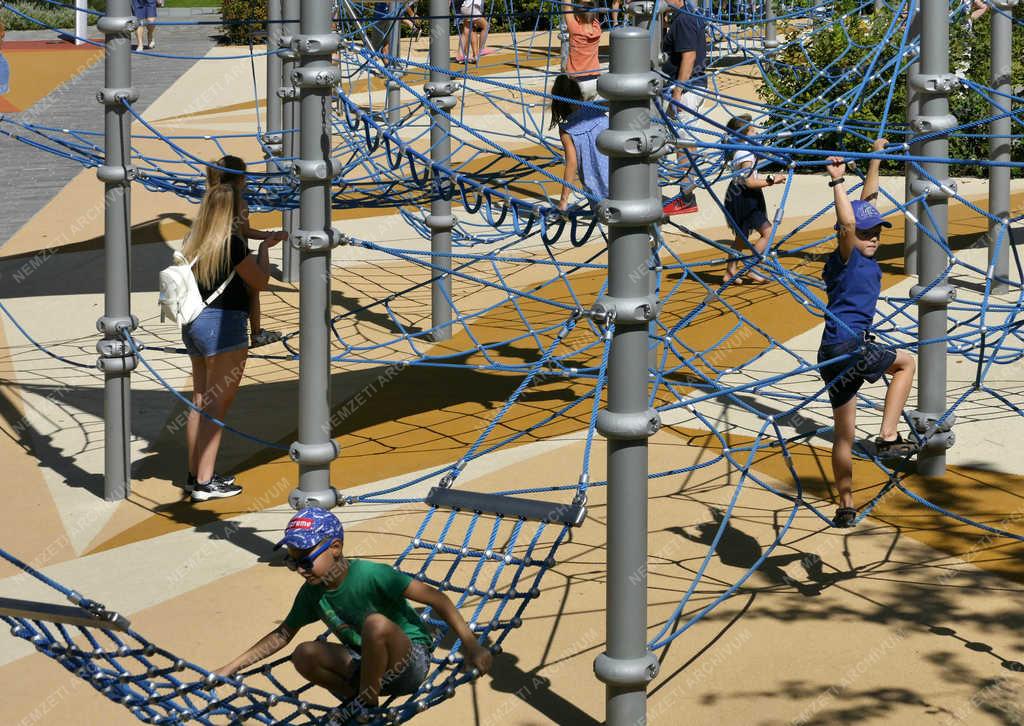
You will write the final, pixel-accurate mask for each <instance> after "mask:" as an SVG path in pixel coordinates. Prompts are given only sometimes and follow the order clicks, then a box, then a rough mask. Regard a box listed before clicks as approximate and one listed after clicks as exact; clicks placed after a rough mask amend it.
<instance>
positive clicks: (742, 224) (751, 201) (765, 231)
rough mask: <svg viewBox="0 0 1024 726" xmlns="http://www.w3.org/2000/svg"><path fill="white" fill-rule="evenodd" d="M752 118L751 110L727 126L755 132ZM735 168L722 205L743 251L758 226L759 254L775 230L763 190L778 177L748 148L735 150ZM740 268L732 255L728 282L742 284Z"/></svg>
mask: <svg viewBox="0 0 1024 726" xmlns="http://www.w3.org/2000/svg"><path fill="white" fill-rule="evenodd" d="M751 121H752V119H751V117H750V116H749V115H747V114H743V115H741V116H735V117H733V118H731V119H729V123H727V124H726V128H727V129H729V130H730V131H733V132H736V133H738V134H743V135H745V136H751V135H753V134H754V133H755V132H756V131H757V127H756V126H754V124H753V123H752V122H751ZM724 141H725V143H736V141H737V140H736V137H735V135H734V134H727V135H726V137H725V139H724ZM732 168H733V170H734V171H735V172H736V175H735V176H734V177H733V178H732V181H730V182H729V188H728V189H727V190H726V192H725V201H724V204H723V205H722V206H723V207H725V212H726V216H725V220H726V222H727V223H728V224H729V225H730V226H731V227H732V228H733V231H734V232H735V234H736V236H735V238H734V239H733V243H732V248H733V249H734V250H736V251H737V252H739V253H741V254H742V253H744V252H746V250H747V249H748V248H749V246H750V245H749V242H748V240H747V238H748V237H749V236H750V233H751V232H752V231H754V230H755V229H756V230H757V233H758V234H759V235H760V237H759V238H758V240H757V242H755V243H754V250H755V251H756V252H757V253H758V254H759V255H760V254H763V253H764V250H765V247H767V246H768V239H769V238H770V237H771V233H772V223H771V222H769V221H768V205H767V204H766V203H765V201H764V191H763V190H764V188H765V187H770V186H772V185H773V184H774V183H775V177H774V176H772V175H771V174H768V175H766V176H764V177H762V176H761V175H760V174H758V173H757V157H756V156H754V153H753V152H752V151H748V150H746V149H737V150H735V151H733V153H732ZM739 268H740V261H739V260H738V259H736V258H730V260H729V262H728V264H727V265H726V266H725V282H730V281H731V282H732V284H734V285H742V284H743V278H742V277H741V276H740V274H739ZM749 279H750V281H751V282H752V283H755V284H763V283H766V282H768V280H767V279H766V278H764V277H761V275H758V274H757V273H754V272H751V273H750V274H749Z"/></svg>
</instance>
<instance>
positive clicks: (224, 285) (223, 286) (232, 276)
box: [203, 270, 235, 305]
mask: <svg viewBox="0 0 1024 726" xmlns="http://www.w3.org/2000/svg"><path fill="white" fill-rule="evenodd" d="M233 279H235V271H234V270H232V271H231V274H230V275H228V277H227V279H226V280H224V282H222V283H221V284H220V287H218V288H217V289H216V290H214V291H213V292H212V293H210V297H208V298H206V299H205V300H203V305H209V304H210V303H212V302H213V301H214V300H216V299H217V297H218V296H219V295H220V294H221V293H222V292H224V290H225V289H226V288H227V286H228V283H229V282H231V281H232V280H233Z"/></svg>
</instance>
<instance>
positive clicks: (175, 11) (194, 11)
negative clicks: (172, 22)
mask: <svg viewBox="0 0 1024 726" xmlns="http://www.w3.org/2000/svg"><path fill="white" fill-rule="evenodd" d="M156 12H157V15H158V16H162V17H165V18H190V17H192V16H194V15H220V6H219V5H218V6H216V7H202V8H158V9H157V11H156Z"/></svg>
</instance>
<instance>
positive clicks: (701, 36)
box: [661, 10, 708, 88]
mask: <svg viewBox="0 0 1024 726" xmlns="http://www.w3.org/2000/svg"><path fill="white" fill-rule="evenodd" d="M661 51H662V52H663V53H664V54H665V58H666V60H665V62H664V63H663V64H662V66H661V71H662V73H664V74H665V75H667V76H668V77H669V78H670V79H671V80H673V81H675V80H676V79H677V78H679V64H680V63H681V62H682V56H683V53H684V52H686V51H695V52H696V53H697V57H696V58H695V59H694V61H693V73H691V74H690V81H689V82H690V83H695V84H697V85H700V86H704V87H705V88H707V85H708V79H707V77H706V76H705V75H704V70H705V69H706V68H707V65H708V42H707V39H706V38H705V24H704V18H702V17H701V16H700V15H693V14H691V13H690V12H687V11H686V10H678V11H676V14H675V17H673V18H672V24H671V25H670V26H669V28H668V31H667V32H666V33H665V37H663V38H662V39H661Z"/></svg>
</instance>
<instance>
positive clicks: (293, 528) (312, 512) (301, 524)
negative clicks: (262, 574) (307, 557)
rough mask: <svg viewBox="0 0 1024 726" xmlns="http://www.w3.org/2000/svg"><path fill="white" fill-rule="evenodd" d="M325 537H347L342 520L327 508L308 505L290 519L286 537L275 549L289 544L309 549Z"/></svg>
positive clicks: (285, 531) (286, 528)
mask: <svg viewBox="0 0 1024 726" xmlns="http://www.w3.org/2000/svg"><path fill="white" fill-rule="evenodd" d="M325 539H345V530H344V529H342V526H341V520H339V519H338V518H337V517H335V516H334V515H333V514H331V513H330V512H328V511H327V510H326V509H320V508H319V507H306V508H305V509H301V510H299V512H298V513H297V514H296V515H295V516H294V517H292V518H291V519H290V520H288V526H287V527H285V528H284V538H283V539H282V540H281V541H280V542H278V543H277V544H276V545H274V549H275V550H276V549H280V548H281V547H284V546H285V545H287V546H289V547H294V548H295V549H297V550H308V549H312V548H313V547H316V545H317V543H318V542H322V541H323V540H325Z"/></svg>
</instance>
